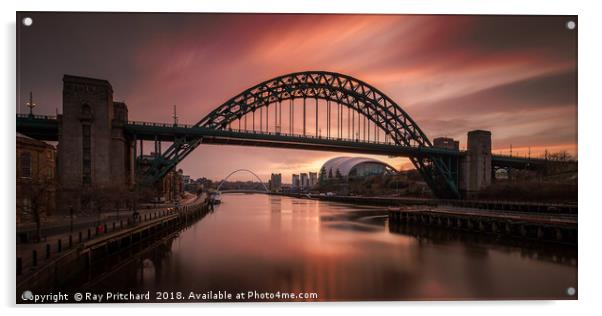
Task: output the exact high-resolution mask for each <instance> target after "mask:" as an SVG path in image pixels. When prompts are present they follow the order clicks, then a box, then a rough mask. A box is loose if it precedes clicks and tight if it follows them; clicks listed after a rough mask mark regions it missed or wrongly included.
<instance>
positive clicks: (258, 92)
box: [145, 71, 459, 198]
mask: <svg viewBox="0 0 602 316" xmlns="http://www.w3.org/2000/svg"><path fill="white" fill-rule="evenodd" d="M307 98H311V99H316V100H317V99H320V100H325V101H331V102H335V103H338V104H340V105H342V106H344V107H348V108H350V109H351V110H352V111H354V112H358V115H361V116H363V117H365V118H367V119H368V120H369V121H371V122H373V123H374V124H376V125H377V126H378V128H380V129H381V130H383V131H384V132H385V133H386V134H387V135H388V136H389V139H391V140H392V141H393V142H394V143H395V144H397V145H399V146H410V147H413V146H417V147H432V143H431V142H430V140H429V139H428V137H427V136H426V135H425V133H424V132H423V131H422V130H421V129H420V128H419V127H418V125H417V124H416V122H414V120H413V119H412V118H411V117H410V116H409V115H408V114H407V113H406V112H405V111H404V110H403V109H402V108H401V107H400V106H399V105H397V104H396V103H395V102H394V101H393V100H392V99H390V98H389V97H388V96H386V95H385V94H384V93H382V92H381V91H380V90H378V89H376V88H375V87H372V86H370V85H369V84H367V83H365V82H363V81H361V80H359V79H356V78H353V77H351V76H347V75H343V74H339V73H334V72H326V71H306V72H298V73H291V74H287V75H283V76H279V77H276V78H273V79H270V80H267V81H264V82H262V83H259V84H257V85H255V86H253V87H251V88H249V89H247V90H245V91H243V92H241V93H239V94H238V95H236V96H234V97H232V98H231V99H229V100H228V101H226V102H225V103H224V104H222V105H220V106H219V107H217V108H216V109H215V110H213V111H212V112H211V113H209V114H208V115H207V116H205V117H204V118H203V119H201V120H200V121H199V122H198V123H197V124H195V126H197V127H205V128H212V129H226V128H227V126H228V125H229V124H230V123H231V122H233V121H236V120H240V119H241V118H243V117H244V116H245V115H246V114H248V113H251V112H254V111H256V110H257V109H260V108H263V107H268V106H269V105H270V104H273V103H279V102H283V101H286V100H290V99H307ZM280 114H281V113H280ZM358 119H359V117H358ZM201 142H202V138H200V139H189V140H186V141H184V142H178V141H176V142H174V143H173V144H172V145H171V147H170V148H169V149H168V150H167V151H166V152H165V153H163V154H162V157H161V158H160V159H156V160H155V161H154V162H153V166H152V168H150V169H149V171H148V173H147V174H146V176H145V182H147V183H153V182H155V181H158V180H159V179H160V178H161V177H163V176H164V175H165V174H166V173H167V172H168V171H169V170H171V169H172V168H173V167H174V166H175V165H176V164H177V163H178V162H179V161H181V160H182V159H184V158H185V157H186V156H187V155H188V154H189V153H190V152H192V151H193V150H194V149H195V148H196V147H197V146H198V145H199V144H200V143H201ZM410 160H411V161H412V163H413V164H414V166H415V167H416V169H417V170H418V171H419V172H420V174H421V175H422V176H423V177H424V179H425V180H426V182H427V183H428V185H429V186H430V187H431V189H432V190H433V192H434V193H435V194H436V195H437V196H440V197H445V198H457V197H459V191H458V186H457V175H456V176H455V177H454V176H453V175H452V172H450V167H449V166H448V165H447V164H446V163H445V162H444V161H443V160H442V159H441V158H440V157H438V156H436V155H428V156H411V157H410Z"/></svg>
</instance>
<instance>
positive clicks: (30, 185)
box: [17, 179, 55, 241]
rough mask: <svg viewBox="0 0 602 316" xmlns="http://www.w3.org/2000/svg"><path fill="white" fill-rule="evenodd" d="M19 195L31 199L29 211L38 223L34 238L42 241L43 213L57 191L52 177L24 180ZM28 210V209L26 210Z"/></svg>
mask: <svg viewBox="0 0 602 316" xmlns="http://www.w3.org/2000/svg"><path fill="white" fill-rule="evenodd" d="M17 190H19V191H20V192H19V194H18V195H19V196H22V197H23V198H25V199H26V200H27V201H29V210H28V211H29V212H30V213H31V216H32V218H33V221H34V223H35V225H36V232H35V236H34V239H35V240H36V241H40V240H41V239H42V215H43V214H44V213H45V212H46V211H47V208H48V205H49V204H50V203H52V199H53V198H54V193H55V183H54V181H52V180H50V179H42V180H33V179H26V180H22V183H21V185H20V186H18V188H17ZM24 211H26V210H24Z"/></svg>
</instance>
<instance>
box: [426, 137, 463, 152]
mask: <svg viewBox="0 0 602 316" xmlns="http://www.w3.org/2000/svg"><path fill="white" fill-rule="evenodd" d="M433 146H435V147H438V148H445V149H453V150H460V142H459V141H457V140H454V139H453V138H449V137H437V138H435V139H433Z"/></svg>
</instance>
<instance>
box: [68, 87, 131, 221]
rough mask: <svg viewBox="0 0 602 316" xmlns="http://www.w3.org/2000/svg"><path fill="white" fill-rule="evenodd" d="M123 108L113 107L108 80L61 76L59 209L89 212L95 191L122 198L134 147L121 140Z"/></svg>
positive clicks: (125, 140) (129, 142) (123, 123)
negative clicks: (113, 194)
mask: <svg viewBox="0 0 602 316" xmlns="http://www.w3.org/2000/svg"><path fill="white" fill-rule="evenodd" d="M127 116H128V115H127V106H126V105H125V103H121V102H113V89H112V87H111V84H110V83H109V82H108V81H106V80H101V79H92V78H85V77H77V76H69V75H65V76H64V78H63V114H62V116H61V117H60V118H59V120H60V125H59V146H58V160H57V162H58V172H57V174H58V181H59V184H60V188H61V192H60V193H59V199H58V201H57V202H58V204H59V208H60V209H61V210H63V211H65V210H67V209H69V208H70V207H74V208H75V209H76V210H81V209H82V208H91V207H92V206H93V204H94V195H100V194H102V192H99V190H105V189H106V190H115V192H121V191H123V190H124V189H125V188H127V187H128V186H129V185H131V184H132V183H133V163H132V161H133V158H134V152H133V146H132V143H131V141H130V140H128V139H127V138H126V136H125V134H124V130H123V128H124V125H125V123H126V122H127Z"/></svg>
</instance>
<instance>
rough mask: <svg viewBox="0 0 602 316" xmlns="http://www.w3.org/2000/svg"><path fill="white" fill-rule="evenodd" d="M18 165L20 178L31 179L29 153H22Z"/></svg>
mask: <svg viewBox="0 0 602 316" xmlns="http://www.w3.org/2000/svg"><path fill="white" fill-rule="evenodd" d="M19 164H20V166H21V169H20V171H21V177H22V178H31V167H32V166H31V154H30V153H22V154H21V157H20V159H19Z"/></svg>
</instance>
